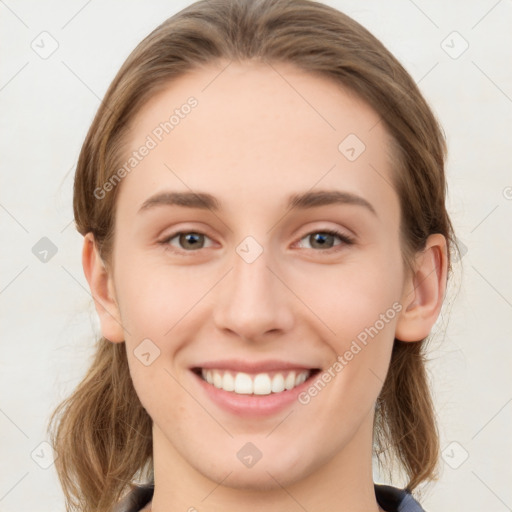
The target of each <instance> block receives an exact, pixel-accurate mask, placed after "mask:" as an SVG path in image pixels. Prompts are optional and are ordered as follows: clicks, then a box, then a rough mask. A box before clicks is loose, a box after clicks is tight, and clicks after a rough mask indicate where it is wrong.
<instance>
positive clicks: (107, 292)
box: [82, 232, 124, 343]
mask: <svg viewBox="0 0 512 512" xmlns="http://www.w3.org/2000/svg"><path fill="white" fill-rule="evenodd" d="M82 266H83V269H84V274H85V278H86V279H87V282H88V283H89V288H90V290H91V295H92V297H93V299H94V305H95V307H96V312H97V313H98V316H99V319H100V324H101V332H102V334H103V336H104V337H105V338H106V339H108V340H110V341H112V342H114V343H120V342H122V341H124V331H123V326H122V325H121V315H120V312H119V306H118V304H117V300H116V297H115V291H114V286H113V280H112V276H111V275H109V273H108V271H107V269H106V268H105V265H104V263H103V260H102V259H101V257H100V254H99V252H98V248H97V245H96V243H95V239H94V235H93V233H91V232H90V233H87V234H86V235H85V236H84V245H83V249H82Z"/></svg>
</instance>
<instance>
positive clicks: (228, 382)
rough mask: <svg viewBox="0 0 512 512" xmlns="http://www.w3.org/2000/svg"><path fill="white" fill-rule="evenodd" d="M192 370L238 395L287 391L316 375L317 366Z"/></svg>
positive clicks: (212, 383) (205, 379) (210, 382)
mask: <svg viewBox="0 0 512 512" xmlns="http://www.w3.org/2000/svg"><path fill="white" fill-rule="evenodd" d="M192 371H193V372H194V373H195V374H196V375H198V376H199V377H200V378H201V379H203V380H204V381H206V382H208V383H209V384H211V385H212V386H215V387H216V388H218V389H222V390H224V391H231V392H233V393H236V394H239V395H270V394H272V393H282V392H284V391H289V390H291V389H293V388H295V387H297V386H300V385H301V384H303V383H304V382H305V381H306V380H309V379H311V378H313V377H314V376H316V375H317V374H318V373H319V372H320V369H319V368H311V369H309V370H304V369H300V370H281V371H279V370H278V371H270V372H260V373H246V372H236V371H233V370H221V369H213V368H212V369H210V368H208V369H205V368H192Z"/></svg>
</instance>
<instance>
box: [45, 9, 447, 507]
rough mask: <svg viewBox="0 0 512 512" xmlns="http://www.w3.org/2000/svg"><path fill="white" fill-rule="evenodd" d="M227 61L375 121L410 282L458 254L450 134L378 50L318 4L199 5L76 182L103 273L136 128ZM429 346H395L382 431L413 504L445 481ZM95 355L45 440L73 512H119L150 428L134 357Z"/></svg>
mask: <svg viewBox="0 0 512 512" xmlns="http://www.w3.org/2000/svg"><path fill="white" fill-rule="evenodd" d="M229 60H234V61H248V60H258V61H261V62H268V63H277V62H286V63H292V64H294V65H295V66H296V67H298V68H300V69H301V70H304V71H306V72H310V73H314V74H317V75H319V76H322V77H326V78H329V79H331V80H334V81H335V82H336V83H338V84H340V85H341V86H344V87H345V88H347V89H348V90H351V91H353V92H354V93H355V94H357V95H358V96H359V97H360V98H361V99H362V100H364V101H365V102H366V103H367V104H369V105H370V106H371V107H373V109H374V110H375V111H376V112H377V113H378V114H379V116H380V119H381V121H382V123H384V126H385V127H386V128H387V130H388V132H389V134H390V135H391V139H392V146H393V156H394V173H393V185H394V187H395V189H396V191H397V193H398V196H399V200H400V206H401V226H400V229H401V242H402V254H403V258H404V264H406V265H407V266H409V268H410V264H411V261H412V256H413V255H414V254H415V253H416V252H417V251H420V250H422V249H423V248H424V246H425V242H426V240H427V237H428V236H429V235H430V234H433V233H441V234H443V235H444V236H445V237H446V239H447V242H448V248H449V251H450V250H452V251H453V250H456V245H455V244H454V234H453V228H452V225H451V222H450V219H449V216H448V213H447V211H446V207H445V193H446V184H445V176H444V160H445V157H446V144H445V140H444V137H443V134H442V131H441V129H440V127H439V125H438V123H437V121H436V119H435V116H434V115H433V113H432V111H431V110H430V108H429V106H428V104H427V103H426V101H425V100H424V98H423V96H422V95H421V93H420V91H419V90H418V87H417V86H416V84H415V83H414V81H413V79H412V78H411V77H410V75H409V74H408V73H407V72H406V71H405V69H404V68H403V67H402V65H401V64H400V63H399V62H398V61H397V59H396V58H395V57H393V55H392V54H391V53H390V52H389V51H388V50H387V49H386V48H385V47H384V46H383V45H382V43H381V42H380V41H379V40H378V39H376V38H375V37H374V36H373V35H372V34H370V33H369V32H368V31H367V30H366V29H365V28H364V27H362V26H361V25H359V24H358V23H357V22H356V21H354V20H352V19H351V18H349V17H348V16H346V15H345V14H343V13H341V12H339V11H337V10H335V9H333V8H331V7H329V6H326V5H324V4H321V3H317V2H314V1H310V0H229V1H226V0H202V1H199V2H196V3H194V4H192V5H190V6H189V7H187V8H185V9H184V10H182V11H180V12H179V13H177V14H176V15H174V16H172V17H171V18H169V19H168V20H166V21H165V22H164V23H162V24H161V25H160V26H159V27H157V28H156V29H155V30H154V31H153V32H152V33H151V34H149V35H148V36H147V37H146V38H145V39H144V40H143V41H142V42H141V43H140V44H139V45H138V46H137V47H136V48H135V50H134V51H133V52H132V53H131V55H130V56H129V57H128V59H127V60H126V61H125V63H124V64H123V66H122V67H121V69H120V70H119V72H118V73H117V75H116V77H115V78H114V80H113V82H112V84H111V85H110V87H109V89H108V91H107V93H106V95H105V98H104V101H103V102H102V104H101V106H100V107H99V109H98V112H97V114H96V116H95V118H94V121H93V123H92V125H91V127H90V129H89V132H88V134H87V137H86V139H85V141H84V144H83V147H82V150H81V153H80V156H79V160H78V166H77V170H76V175H75V184H74V201H73V206H74V215H75V222H76V226H77V229H78V231H79V232H80V233H81V234H82V235H85V234H86V233H88V232H93V233H94V236H95V239H96V241H97V243H98V247H99V249H100V253H101V254H102V257H103V258H104V260H105V261H106V262H107V263H108V261H109V257H110V254H111V249H112V247H111V245H112V234H113V226H114V214H115V201H116V195H117V189H118V188H119V187H117V188H114V189H113V190H112V191H110V192H109V193H108V194H107V195H106V197H105V198H103V199H101V200H98V199H97V198H96V196H95V192H94V191H95V190H97V189H98V187H102V185H103V184H104V183H106V182H107V180H108V179H109V178H111V176H112V175H113V174H114V172H115V171H116V169H118V168H119V165H120V163H121V162H122V158H121V156H122V151H123V140H124V139H125V137H126V134H127V130H129V125H130V121H131V120H133V118H134V116H135V115H136V114H137V112H138V111H140V109H141V108H142V107H143V105H144V104H145V102H146V101H147V100H148V99H149V98H151V97H152V96H153V95H154V94H155V93H156V92H157V91H159V90H161V89H163V88H165V87H166V86H167V85H168V83H169V82H170V81H172V79H173V78H175V77H178V76H180V75H183V74H185V73H187V72H188V71H190V70H192V69H194V68H195V67H198V66H201V65H208V64H211V63H220V62H221V61H229ZM449 256H450V255H449V254H448V257H449ZM448 269H449V271H450V270H451V264H450V257H449V260H448ZM426 341H427V339H424V340H421V341H418V342H413V343H410V342H409V343H405V342H401V341H400V340H397V339H395V341H394V347H393V352H392V358H391V363H390V367H389V371H388V374H387V377H386V380H385V382H384V385H383V389H382V392H381V394H380V396H379V399H378V400H377V404H376V413H375V422H374V442H375V448H376V453H377V455H379V456H383V457H381V459H382V460H385V461H386V463H391V462H393V461H395V460H396V461H398V467H399V468H402V470H403V471H405V474H406V476H407V478H408V483H407V488H408V489H409V490H411V491H412V490H413V489H414V488H415V487H417V486H418V484H420V483H421V482H423V481H428V480H433V479H435V478H436V476H437V473H436V471H437V464H438V454H439V436H438V432H437V427H436V421H435V414H434V409H433V404H432V400H431V395H430V390H429V385H428V379H427V373H426V369H425V362H426V359H425V342H426ZM97 343H98V344H97V352H96V354H95V357H94V360H93V361H92V365H91V367H90V369H89V371H88V372H87V374H86V376H85V378H84V379H83V380H82V382H81V383H80V384H79V386H78V388H77V389H76V390H75V391H74V392H73V393H72V394H71V396H69V397H68V398H67V399H66V400H65V401H64V402H62V403H61V404H60V405H59V406H58V407H57V408H56V409H55V411H54V412H53V414H52V416H51V418H50V422H49V427H48V428H49V432H50V440H51V442H52V443H53V446H54V449H55V450H56V452H57V454H58V458H57V459H56V461H55V465H56V469H57V472H58V475H59V478H60V481H61V483H62V486H63V490H64V493H65V496H66V500H67V504H68V510H79V511H83V512H92V511H94V512H107V511H109V510H111V509H112V507H113V506H114V504H115V503H116V502H117V501H118V499H119V498H120V497H121V496H122V494H124V492H126V490H127V489H129V487H130V482H132V481H133V480H134V479H135V478H140V479H141V480H144V478H146V479H147V478H149V477H151V476H152V433H151V419H150V417H149V415H148V414H147V412H146V411H145V409H144V408H143V407H142V405H141V403H140V401H139V399H138V397H137V394H136V392H135V389H134V387H133V384H132V381H131V377H130V373H129V368H128V363H127V356H126V348H125V344H124V343H111V342H109V341H108V340H106V339H105V338H101V339H99V341H98V342H97ZM379 460H380V459H379ZM389 467H391V466H389Z"/></svg>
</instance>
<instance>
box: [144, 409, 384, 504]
mask: <svg viewBox="0 0 512 512" xmlns="http://www.w3.org/2000/svg"><path fill="white" fill-rule="evenodd" d="M372 427H373V414H369V415H368V417H367V419H366V421H365V422H363V424H362V425H361V427H360V428H359V430H358V431H357V432H356V433H355V434H354V435H353V437H352V439H350V441H349V442H348V443H347V444H346V445H345V446H343V447H341V448H339V449H338V451H337V452H336V447H335V446H332V450H331V453H332V454H334V455H333V456H331V457H330V458H329V459H328V460H325V461H320V462H317V461H316V460H315V458H314V457H311V454H308V453H301V452H300V447H298V453H297V454H296V456H297V457H298V458H299V459H304V458H309V459H311V461H312V462H311V465H308V464H306V465H304V464H303V463H302V466H304V467H306V468H307V469H306V470H304V471H302V472H301V471H297V470H296V468H297V467H298V466H300V464H291V465H288V466H287V464H286V463H285V464H280V461H279V458H278V457H274V456H273V455H272V453H269V455H267V456H265V455H266V454H263V456H262V458H261V459H260V460H259V461H258V462H257V463H256V464H255V465H254V466H252V467H251V468H250V469H246V468H245V467H243V466H241V463H240V461H239V460H238V458H237V457H235V456H233V457H226V458H225V460H223V461H221V462H220V463H219V464H208V463H207V461H206V457H202V456H201V449H199V448H198V449H197V453H194V454H193V455H195V456H191V454H190V453H187V454H186V455H187V457H186V459H185V458H184V457H183V456H182V455H181V451H178V450H176V449H175V447H174V446H173V444H172V443H171V442H169V440H168V439H167V438H166V437H165V435H164V434H163V432H162V431H161V430H160V429H159V428H158V427H157V426H155V425H154V424H153V452H154V460H153V462H154V467H153V469H154V481H155V490H154V495H153V500H152V502H151V505H150V506H149V507H148V510H152V512H167V511H170V510H184V511H185V510H186V511H190V512H197V510H205V511H206V510H207V511H208V512H235V511H236V512H239V511H240V510H249V508H248V507H247V504H248V503H250V504H251V508H250V510H251V512H288V511H289V512H292V511H294V512H296V511H297V510H298V507H299V508H302V509H305V510H315V511H318V512H320V511H330V512H332V511H343V512H356V511H357V512H362V511H364V512H379V511H381V510H382V509H381V508H380V507H379V506H378V504H377V501H376V498H375V490H374V484H373V476H372V466H371V461H372V451H371V450H372ZM251 440H253V442H254V444H255V445H256V446H258V437H257V436H252V437H251ZM245 442H246V440H245V439H244V440H241V439H240V438H239V439H236V438H235V439H233V443H232V444H233V452H232V453H236V452H237V451H238V450H239V449H240V447H242V446H244V444H245ZM264 443H265V438H264V436H262V439H261V441H260V444H259V445H260V446H264ZM274 453H275V452H274ZM265 462H266V464H265ZM315 462H316V466H313V464H314V463H315ZM144 510H146V509H144Z"/></svg>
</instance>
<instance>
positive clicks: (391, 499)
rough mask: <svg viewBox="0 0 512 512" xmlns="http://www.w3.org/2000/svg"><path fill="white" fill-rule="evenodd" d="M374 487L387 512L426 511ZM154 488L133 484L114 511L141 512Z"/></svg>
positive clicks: (400, 492) (403, 494) (402, 494)
mask: <svg viewBox="0 0 512 512" xmlns="http://www.w3.org/2000/svg"><path fill="white" fill-rule="evenodd" d="M374 487H375V497H376V498H377V503H378V504H379V505H380V506H381V507H382V508H383V509H384V510H385V511H386V512H425V510H424V509H423V508H421V505H420V504H419V503H418V502H417V501H416V500H415V499H414V498H413V497H412V494H410V493H409V492H407V491H406V490H404V489H399V488H397V487H392V486H391V485H384V484H374ZM153 490H154V486H153V484H145V485H137V486H133V489H132V492H131V493H130V494H128V495H127V496H126V497H125V498H124V499H123V500H121V501H120V502H119V503H118V505H117V507H116V508H115V509H114V512H139V511H140V510H141V509H143V508H144V507H145V506H146V505H147V504H148V503H149V502H150V501H151V499H152V497H153Z"/></svg>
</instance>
